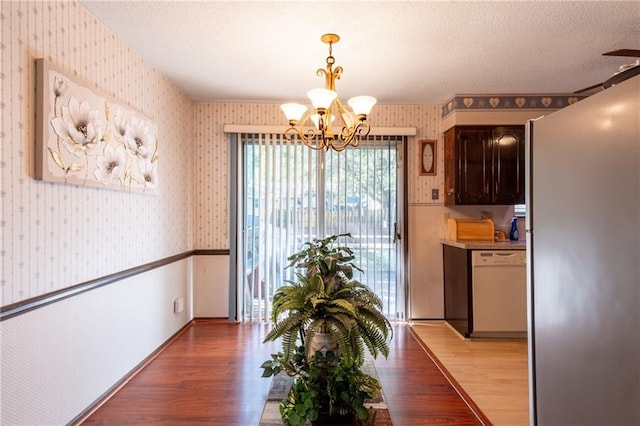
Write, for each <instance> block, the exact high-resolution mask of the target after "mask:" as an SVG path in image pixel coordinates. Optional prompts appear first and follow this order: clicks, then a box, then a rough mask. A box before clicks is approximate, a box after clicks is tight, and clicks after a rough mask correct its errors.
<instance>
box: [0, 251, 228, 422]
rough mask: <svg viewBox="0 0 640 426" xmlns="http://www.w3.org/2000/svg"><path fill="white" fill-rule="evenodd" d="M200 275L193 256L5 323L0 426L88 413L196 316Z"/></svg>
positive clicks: (62, 419) (64, 419)
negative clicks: (180, 306)
mask: <svg viewBox="0 0 640 426" xmlns="http://www.w3.org/2000/svg"><path fill="white" fill-rule="evenodd" d="M192 275H193V257H192V256H190V257H188V258H185V259H181V260H179V261H176V262H173V263H171V264H168V265H165V266H162V267H159V268H156V269H153V270H150V271H148V272H144V273H141V274H138V275H135V276H132V277H129V278H125V279H123V280H121V281H118V282H115V283H112V284H109V285H105V286H103V287H99V288H97V289H94V290H91V291H87V292H85V293H82V294H79V295H77V296H74V297H70V298H68V299H65V300H62V301H59V302H56V303H53V304H51V305H48V306H44V307H42V308H39V309H36V310H33V311H31V312H27V313H24V314H22V315H19V316H16V317H13V318H10V319H7V320H5V321H2V322H1V323H0V333H1V337H2V383H1V390H2V394H1V401H0V404H1V406H2V410H1V412H2V413H1V417H0V424H3V425H5V424H6V425H9V424H19V425H35V424H39V425H45V424H46V425H53V424H60V425H61V424H66V423H68V422H69V421H71V420H72V419H74V418H75V417H76V416H78V415H79V414H80V413H82V411H83V410H85V409H86V408H88V407H89V406H90V405H91V404H93V403H94V402H95V401H96V400H97V399H99V398H100V397H101V396H102V395H103V394H104V393H105V392H106V391H108V390H109V388H110V387H111V386H113V385H114V384H116V383H117V382H118V381H119V380H121V379H122V378H123V377H124V376H125V375H127V374H128V373H129V372H130V371H131V370H132V369H133V368H134V367H136V365H137V364H139V363H140V362H141V361H143V360H144V359H145V358H146V357H147V356H149V355H150V354H151V353H153V351H155V350H156V349H157V348H158V347H160V346H161V345H162V344H163V343H164V342H165V341H166V340H167V339H169V338H170V337H171V336H172V335H173V334H175V333H176V332H177V331H178V330H180V329H181V328H182V327H183V326H184V325H185V324H187V323H188V322H189V321H190V320H191V319H192V318H193V308H192V307H193V303H192V299H193V295H192V290H191V288H192V287H191V282H192ZM227 281H228V279H227ZM179 297H181V298H183V299H184V310H183V311H182V312H180V313H174V312H173V311H174V309H173V307H174V300H175V299H176V298H179ZM225 300H226V299H225Z"/></svg>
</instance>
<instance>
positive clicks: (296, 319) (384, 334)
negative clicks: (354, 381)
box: [264, 234, 393, 365]
mask: <svg viewBox="0 0 640 426" xmlns="http://www.w3.org/2000/svg"><path fill="white" fill-rule="evenodd" d="M340 237H351V234H340V235H332V236H329V237H326V238H324V239H314V240H313V241H310V242H307V243H305V244H304V246H303V249H302V250H301V251H300V252H298V253H295V254H293V255H291V256H290V257H289V258H288V260H289V262H290V263H289V265H288V266H287V267H297V268H302V269H304V273H296V277H297V281H288V282H287V283H288V284H287V285H284V286H282V287H280V288H279V289H278V290H277V291H276V292H275V294H274V297H273V303H272V311H271V320H272V321H273V323H274V326H273V328H272V329H271V331H270V332H269V333H268V334H267V336H266V337H265V339H264V341H265V342H267V341H273V340H276V339H278V338H282V349H283V351H282V353H283V359H284V361H285V362H286V361H288V360H289V359H290V358H291V357H292V356H293V355H294V354H295V352H296V348H297V346H298V339H301V340H302V344H303V345H304V348H305V355H306V357H307V359H310V358H311V356H310V354H311V343H312V342H313V339H314V336H315V335H316V334H319V333H328V334H330V335H331V336H332V337H333V338H334V339H335V340H336V342H337V346H338V351H339V353H340V354H341V356H342V357H345V358H346V359H347V360H348V361H350V362H355V363H356V364H357V365H361V364H362V362H363V361H364V356H365V351H366V350H368V351H369V353H370V354H371V355H373V356H374V357H377V356H378V354H382V355H383V356H384V357H387V356H388V355H389V344H388V342H389V340H390V339H391V337H392V334H393V332H392V329H391V324H390V323H389V321H388V320H387V318H386V317H385V316H384V314H383V313H382V301H381V300H380V298H379V297H378V296H377V295H376V294H375V293H374V292H373V291H371V289H370V288H369V287H367V286H366V285H364V284H362V283H361V282H359V281H357V280H354V279H353V271H354V269H356V270H359V271H361V269H360V268H358V267H357V266H356V265H355V263H354V260H355V256H354V254H353V251H352V250H351V249H350V248H349V247H347V246H343V245H336V244H335V241H336V240H337V239H338V238H340Z"/></svg>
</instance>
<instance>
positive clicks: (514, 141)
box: [444, 126, 525, 205]
mask: <svg viewBox="0 0 640 426" xmlns="http://www.w3.org/2000/svg"><path fill="white" fill-rule="evenodd" d="M524 148H525V147H524V126H456V127H452V128H451V129H449V130H447V131H446V132H445V134H444V151H445V152H444V156H445V158H444V161H445V170H444V181H445V197H444V203H445V205H453V204H458V205H469V204H505V205H510V204H522V203H524V161H525V158H524Z"/></svg>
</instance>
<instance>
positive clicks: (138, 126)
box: [124, 117, 155, 158]
mask: <svg viewBox="0 0 640 426" xmlns="http://www.w3.org/2000/svg"><path fill="white" fill-rule="evenodd" d="M124 140H125V142H126V144H127V148H129V149H130V150H131V151H132V152H133V153H134V154H135V155H137V156H138V157H140V158H150V157H151V156H152V155H153V152H154V149H155V136H154V135H153V133H152V129H151V126H150V125H149V123H148V122H146V121H145V120H140V119H139V118H137V117H133V118H132V119H131V123H129V125H127V130H126V134H125V135H124Z"/></svg>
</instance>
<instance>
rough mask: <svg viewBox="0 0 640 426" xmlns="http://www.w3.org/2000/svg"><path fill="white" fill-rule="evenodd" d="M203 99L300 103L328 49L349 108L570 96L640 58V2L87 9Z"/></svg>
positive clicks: (92, 4) (172, 4)
mask: <svg viewBox="0 0 640 426" xmlns="http://www.w3.org/2000/svg"><path fill="white" fill-rule="evenodd" d="M81 4H83V5H84V6H85V7H86V8H87V9H88V10H89V11H90V12H91V13H92V14H93V15H94V16H96V18H97V19H98V20H100V21H102V22H104V23H105V24H106V25H107V26H108V27H109V28H111V30H112V31H114V33H116V34H117V35H118V36H119V37H120V38H121V39H123V40H124V41H125V42H126V43H127V44H129V45H131V46H132V47H133V48H135V49H136V50H137V51H138V52H139V53H140V54H141V55H142V57H144V58H145V59H146V60H147V61H148V62H149V63H150V64H151V65H153V66H154V67H155V68H157V69H158V70H160V71H161V72H163V73H164V74H166V75H167V76H168V77H169V78H170V79H171V80H172V81H173V82H175V84H176V85H177V86H178V87H180V88H182V89H183V90H184V91H185V92H186V93H187V94H188V95H189V96H190V97H191V98H193V99H194V100H204V101H239V102H247V101H256V102H278V103H279V102H282V101H303V100H305V99H306V97H305V94H306V92H307V90H309V89H311V88H315V87H322V86H323V84H324V80H323V79H322V78H320V77H317V76H316V74H315V71H316V69H318V68H320V67H324V65H325V58H326V56H327V54H328V47H327V45H325V44H323V43H322V42H321V41H320V36H321V35H322V34H324V33H327V32H333V33H337V34H339V35H340V36H341V40H340V42H339V43H337V44H336V45H334V48H333V55H334V57H335V58H336V64H337V65H340V66H342V67H343V68H344V72H343V75H342V78H341V80H339V81H338V82H337V85H336V86H337V91H338V93H339V95H340V98H341V99H342V100H346V99H347V98H349V97H351V96H354V95H358V94H367V95H372V96H375V97H376V98H378V102H379V103H381V104H442V103H443V102H444V101H445V100H446V99H447V98H449V97H450V96H451V95H453V94H454V93H464V94H498V93H501V94H509V93H512V94H515V93H519V94H524V93H571V92H574V91H576V90H579V89H582V88H584V87H586V86H590V85H593V84H596V83H599V82H602V81H604V80H606V79H607V78H608V77H610V76H611V75H612V74H613V73H614V72H616V71H617V70H618V68H619V67H620V66H622V65H626V64H629V63H631V62H633V61H634V60H635V58H620V57H604V56H601V55H602V53H604V52H608V51H611V50H616V49H622V48H628V49H640V24H639V23H640V1H630V2H619V1H613V2H588V1H579V2H565V1H549V2H547V1H524V2H522V1H519V2H515V1H514V2H478V1H472V2H459V1H456V2H454V1H451V2H441V1H378V2H370V1H349V2H340V1H323V2H319V1H290V2H272V1H249V2H242V1H154V2H149V1H118V2H114V1H82V2H81Z"/></svg>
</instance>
